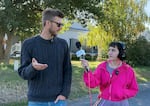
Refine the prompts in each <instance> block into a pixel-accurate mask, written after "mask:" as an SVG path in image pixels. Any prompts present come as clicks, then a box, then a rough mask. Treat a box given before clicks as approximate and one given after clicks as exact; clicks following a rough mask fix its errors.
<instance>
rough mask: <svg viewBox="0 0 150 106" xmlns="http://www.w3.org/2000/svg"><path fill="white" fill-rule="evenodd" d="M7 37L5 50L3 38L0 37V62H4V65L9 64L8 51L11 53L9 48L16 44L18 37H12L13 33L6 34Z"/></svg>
mask: <svg viewBox="0 0 150 106" xmlns="http://www.w3.org/2000/svg"><path fill="white" fill-rule="evenodd" d="M7 36H8V40H7V41H6V44H7V46H6V50H4V48H3V37H4V34H3V36H0V42H1V44H2V45H1V46H0V49H1V50H0V62H4V63H7V64H8V63H9V59H10V51H11V46H12V45H13V44H15V43H16V42H18V40H19V37H17V36H14V33H7Z"/></svg>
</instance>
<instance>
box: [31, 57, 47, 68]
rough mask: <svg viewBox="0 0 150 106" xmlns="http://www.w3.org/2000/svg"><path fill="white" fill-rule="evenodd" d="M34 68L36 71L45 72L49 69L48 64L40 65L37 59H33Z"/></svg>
mask: <svg viewBox="0 0 150 106" xmlns="http://www.w3.org/2000/svg"><path fill="white" fill-rule="evenodd" d="M32 66H33V67H34V68H35V69H36V70H44V69H46V68H47V67H48V65H47V64H41V63H38V61H37V60H36V59H35V58H32Z"/></svg>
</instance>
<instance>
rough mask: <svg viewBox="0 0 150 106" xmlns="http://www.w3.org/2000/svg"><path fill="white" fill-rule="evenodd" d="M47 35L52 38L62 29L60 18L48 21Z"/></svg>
mask: <svg viewBox="0 0 150 106" xmlns="http://www.w3.org/2000/svg"><path fill="white" fill-rule="evenodd" d="M49 22H50V23H49V28H48V30H49V33H50V34H51V35H53V36H56V35H57V34H58V32H59V31H60V30H61V29H62V26H63V24H62V18H59V17H54V18H53V19H52V20H50V21H49Z"/></svg>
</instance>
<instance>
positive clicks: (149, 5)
mask: <svg viewBox="0 0 150 106" xmlns="http://www.w3.org/2000/svg"><path fill="white" fill-rule="evenodd" d="M145 11H146V13H147V15H148V16H150V0H148V3H147V6H146V7H145Z"/></svg>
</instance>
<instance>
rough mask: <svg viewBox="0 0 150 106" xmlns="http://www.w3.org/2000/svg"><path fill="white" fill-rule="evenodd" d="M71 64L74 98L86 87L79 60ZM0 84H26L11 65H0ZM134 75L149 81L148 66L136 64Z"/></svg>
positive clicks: (19, 105)
mask: <svg viewBox="0 0 150 106" xmlns="http://www.w3.org/2000/svg"><path fill="white" fill-rule="evenodd" d="M98 64H99V62H89V65H90V68H91V69H92V70H94V69H95V67H96V66H97V65H98ZM72 65H73V76H72V88H71V94H70V97H69V99H70V100H72V99H75V98H79V97H82V96H85V95H87V94H88V89H87V88H86V87H85V85H84V83H83V81H82V74H83V68H82V67H81V63H80V61H72ZM0 68H1V69H0V84H1V85H0V86H2V84H8V83H9V84H16V82H17V84H20V85H21V84H22V83H24V84H26V81H24V80H22V79H21V78H20V77H19V76H18V74H17V72H14V71H13V67H12V66H9V67H7V66H6V67H4V66H3V67H2V65H1V66H0ZM134 69H135V72H136V76H137V79H138V83H144V82H150V77H149V75H150V67H146V66H138V67H134ZM97 92H98V89H97V88H96V89H93V90H92V93H97ZM0 106H27V102H25V101H23V102H19V103H18V102H15V103H8V104H0Z"/></svg>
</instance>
